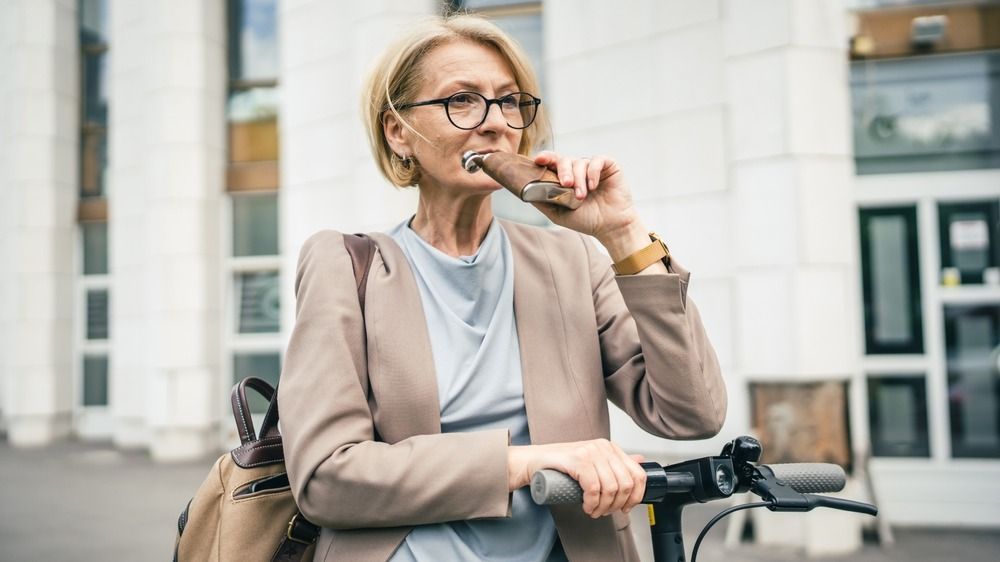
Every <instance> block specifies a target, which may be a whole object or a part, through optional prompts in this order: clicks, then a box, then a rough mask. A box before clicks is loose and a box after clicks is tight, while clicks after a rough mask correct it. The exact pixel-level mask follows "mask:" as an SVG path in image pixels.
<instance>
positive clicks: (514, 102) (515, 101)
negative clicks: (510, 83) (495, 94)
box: [500, 94, 520, 111]
mask: <svg viewBox="0 0 1000 562" xmlns="http://www.w3.org/2000/svg"><path fill="white" fill-rule="evenodd" d="M519 106H520V98H519V97H518V96H517V95H515V94H511V95H509V96H505V97H503V98H500V107H501V109H503V110H504V111H508V110H510V111H515V110H517V109H519Z"/></svg>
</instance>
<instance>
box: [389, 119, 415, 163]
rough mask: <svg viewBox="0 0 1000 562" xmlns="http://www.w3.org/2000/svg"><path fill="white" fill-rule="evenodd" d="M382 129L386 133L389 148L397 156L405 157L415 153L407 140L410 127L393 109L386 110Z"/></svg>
mask: <svg viewBox="0 0 1000 562" xmlns="http://www.w3.org/2000/svg"><path fill="white" fill-rule="evenodd" d="M382 131H383V132H384V133H385V140H386V142H388V143H389V148H391V149H392V151H393V152H395V153H396V155H397V156H403V157H405V156H408V155H412V154H413V150H411V148H410V143H409V141H408V140H407V137H408V136H409V135H408V134H407V133H408V132H409V129H407V128H406V125H403V123H402V121H400V120H399V118H398V117H396V115H395V114H394V113H392V112H391V111H386V112H385V116H384V117H382Z"/></svg>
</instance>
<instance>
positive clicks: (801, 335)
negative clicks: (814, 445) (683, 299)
mask: <svg viewBox="0 0 1000 562" xmlns="http://www.w3.org/2000/svg"><path fill="white" fill-rule="evenodd" d="M723 6H724V20H725V49H726V50H725V54H726V59H725V65H724V67H725V72H726V87H727V99H726V103H727V106H728V108H729V117H730V120H729V125H730V134H729V142H730V146H731V150H732V154H731V159H730V161H729V173H730V177H731V179H732V189H733V193H732V204H733V209H734V213H733V219H734V221H733V224H732V228H733V232H734V234H735V238H734V240H735V252H734V254H733V257H734V265H735V268H736V276H735V278H736V303H737V306H736V310H735V311H736V315H737V316H736V318H737V320H736V321H737V327H736V331H737V334H738V337H737V342H736V354H737V357H736V362H737V365H738V373H739V376H740V378H741V379H743V380H744V381H746V382H751V381H768V380H781V381H795V380H800V381H803V382H806V381H813V380H831V379H832V380H843V381H851V382H853V383H854V386H855V388H857V385H859V384H863V381H862V379H861V374H860V364H859V363H860V357H861V351H860V341H861V337H860V332H859V330H860V322H859V320H858V315H859V308H860V299H859V298H858V295H857V291H858V289H857V285H858V271H857V267H858V266H857V256H856V248H857V242H856V238H857V234H856V233H857V226H856V217H855V211H854V205H853V161H852V155H851V144H850V126H851V118H850V112H849V107H850V105H849V104H850V97H849V96H850V93H849V90H848V84H849V82H848V75H847V61H848V53H847V52H846V50H847V42H846V40H845V37H846V33H845V25H846V18H847V11H846V7H845V6H844V5H843V2H842V1H839V0H824V1H816V0H768V1H764V2H753V3H749V2H740V1H736V0H733V1H727V2H725V3H724V5H723ZM854 396H858V394H857V393H854ZM852 406H853V407H854V408H855V409H857V408H859V407H863V405H861V404H858V403H854V404H852ZM852 417H854V418H856V416H852ZM816 423H823V420H816ZM764 445H765V448H766V447H767V444H766V443H765V444H764ZM856 484H857V483H852V488H851V489H852V490H853V493H852V497H858V494H857V491H858V490H859V489H860V486H858V485H856ZM754 520H755V522H756V526H755V529H759V531H758V532H757V533H756V536H757V538H758V540H759V541H761V542H764V543H770V544H786V545H795V546H799V547H801V548H804V549H805V550H806V552H807V553H808V554H809V555H831V554H844V553H847V552H851V551H853V550H856V549H857V548H859V547H860V538H861V533H860V528H859V525H860V521H859V519H858V518H857V517H852V516H849V515H846V516H845V515H843V514H841V513H840V512H824V511H822V510H820V511H819V512H816V513H810V514H809V515H808V516H806V517H795V518H794V520H793V517H781V516H776V514H771V513H768V514H754ZM830 536H836V537H837V540H836V541H829V540H828V538H829V537H830Z"/></svg>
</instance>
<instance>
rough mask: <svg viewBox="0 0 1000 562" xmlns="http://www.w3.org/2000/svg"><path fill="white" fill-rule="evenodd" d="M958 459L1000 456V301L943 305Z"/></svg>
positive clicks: (954, 446)
mask: <svg viewBox="0 0 1000 562" xmlns="http://www.w3.org/2000/svg"><path fill="white" fill-rule="evenodd" d="M944 312H945V344H946V353H947V367H948V406H949V421H950V423H951V450H952V456H955V457H1000V374H998V368H1000V367H998V361H1000V305H981V306H948V307H945V311H944Z"/></svg>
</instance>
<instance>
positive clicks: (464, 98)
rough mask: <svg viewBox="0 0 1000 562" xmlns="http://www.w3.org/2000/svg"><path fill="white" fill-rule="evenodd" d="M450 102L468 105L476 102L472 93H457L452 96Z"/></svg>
mask: <svg viewBox="0 0 1000 562" xmlns="http://www.w3.org/2000/svg"><path fill="white" fill-rule="evenodd" d="M448 103H450V104H452V105H457V106H468V105H472V104H473V103H475V98H474V97H473V95H472V94H455V95H454V96H451V100H450V101H449V102H448Z"/></svg>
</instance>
